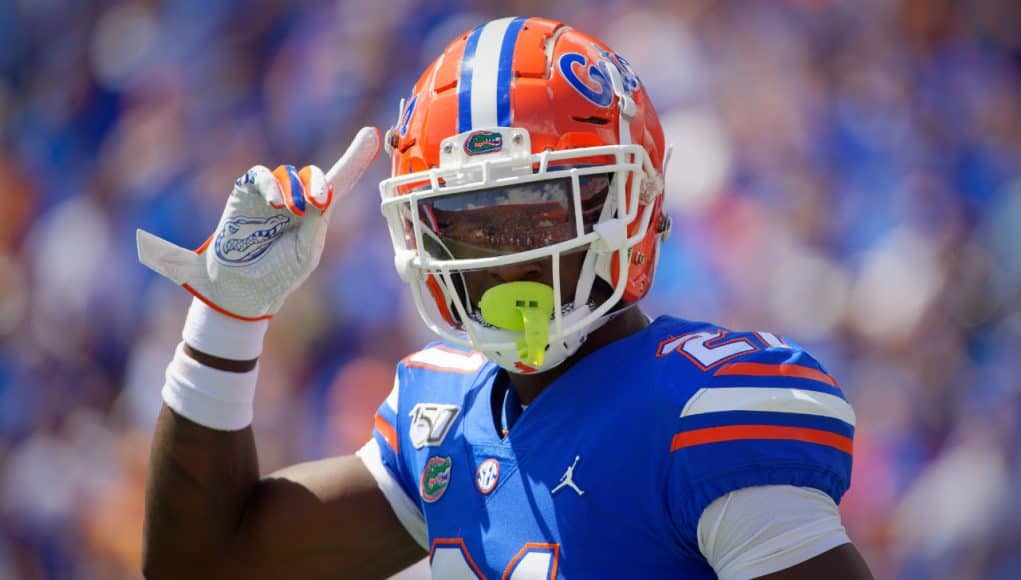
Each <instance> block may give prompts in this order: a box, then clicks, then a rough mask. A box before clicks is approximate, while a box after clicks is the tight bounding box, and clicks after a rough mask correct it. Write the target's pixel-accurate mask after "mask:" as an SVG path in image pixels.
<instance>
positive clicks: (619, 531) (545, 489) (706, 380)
mask: <svg viewBox="0 0 1021 580" xmlns="http://www.w3.org/2000/svg"><path fill="white" fill-rule="evenodd" d="M498 372H499V368H498V367H497V366H495V365H494V364H492V363H491V362H488V361H487V360H486V359H485V357H484V356H483V355H481V354H479V353H476V352H471V351H466V350H462V349H458V348H454V347H451V346H449V345H445V344H442V343H436V344H433V345H430V346H429V347H427V348H426V349H424V350H422V351H419V352H417V353H415V354H413V355H411V356H409V357H407V358H405V359H404V360H403V361H401V363H400V364H399V365H398V368H397V377H396V381H395V385H394V391H393V392H392V393H391V394H390V396H389V397H388V398H387V400H386V401H385V402H384V403H383V404H382V405H381V406H380V407H379V411H378V413H377V415H376V418H375V429H374V431H373V441H372V442H370V444H369V446H367V448H368V447H371V448H372V449H373V452H372V453H373V457H371V458H370V459H371V461H370V460H367V461H366V463H367V464H369V463H371V462H375V466H373V465H369V468H370V471H373V473H374V475H375V476H376V479H377V480H378V481H380V486H381V487H382V488H383V489H384V491H385V492H387V496H388V498H389V499H390V502H391V505H393V506H394V508H395V511H396V512H398V516H399V517H400V518H401V520H402V521H403V522H404V523H405V525H406V526H407V527H408V529H409V531H410V532H411V533H412V535H413V536H416V539H417V540H418V541H419V542H420V543H421V544H422V545H423V546H424V547H425V548H426V549H428V550H429V553H430V559H431V567H432V571H433V575H434V577H436V578H516V579H525V578H528V579H532V578H715V574H714V572H713V570H712V569H711V567H710V566H709V564H708V563H707V562H706V560H705V558H704V557H703V556H702V554H701V552H700V551H699V546H698V539H697V533H696V531H697V527H698V520H699V517H700V515H701V514H702V511H703V510H704V509H705V507H706V506H707V505H709V503H710V502H712V501H713V500H714V499H716V498H718V497H720V496H722V495H724V494H726V493H728V492H731V491H734V490H736V489H740V488H743V487H748V486H755V485H772V484H790V485H796V486H808V487H813V488H817V489H820V490H822V491H823V492H825V493H827V494H828V495H829V496H831V497H832V498H833V500H834V501H837V502H839V500H840V497H841V496H842V495H843V493H844V492H845V490H846V489H847V487H848V485H849V483H850V475H851V442H852V438H853V434H854V413H853V411H852V410H851V407H850V406H849V405H848V403H847V401H846V399H845V398H844V396H843V394H842V393H841V391H840V389H839V388H838V387H837V384H836V382H835V381H834V380H833V378H832V377H831V376H830V375H829V374H828V373H827V372H826V371H825V370H824V369H823V367H822V366H821V365H820V364H819V363H818V362H817V361H816V360H815V359H814V358H812V357H811V356H810V355H809V354H808V353H807V352H805V351H804V350H802V349H801V348H799V347H797V346H795V345H792V344H788V343H787V342H785V341H783V340H782V339H780V338H778V337H777V336H775V335H772V334H769V333H745V332H732V331H728V330H726V329H724V328H720V327H718V326H714V325H711V324H707V323H704V322H690V321H685V320H679V319H676V318H671V317H661V318H659V319H657V320H655V321H654V322H653V323H652V324H651V325H649V326H648V327H646V328H645V329H643V330H642V331H640V332H638V333H636V334H633V335H631V336H629V337H627V338H624V339H622V340H619V341H617V342H615V343H613V344H610V345H607V346H605V347H603V348H601V349H599V350H598V351H596V352H595V353H593V354H591V355H589V356H587V357H585V358H584V359H582V360H580V361H579V362H577V363H576V364H575V365H574V366H573V367H572V368H570V369H569V370H568V371H567V372H566V373H565V374H563V375H562V376H561V377H560V378H558V379H557V380H556V381H555V382H554V383H553V384H552V385H550V386H549V387H548V388H547V389H546V390H544V391H543V392H542V393H541V394H540V395H539V396H538V397H537V398H536V399H535V400H534V401H532V403H531V404H530V405H528V407H527V408H525V409H524V410H523V411H521V412H520V416H519V417H517V419H516V420H515V421H514V422H513V423H512V426H511V427H510V429H509V431H507V432H506V435H504V436H502V435H503V434H502V433H501V432H500V430H499V427H498V424H499V423H498V420H496V419H494V416H496V417H497V418H498V417H499V415H500V410H499V409H500V407H499V400H497V399H499V397H494V388H495V387H494V383H496V382H497V381H496V380H495V379H496V377H497V376H498ZM494 400H496V402H494ZM377 450H378V451H377ZM375 455H378V461H376V457H375ZM363 457H364V456H363ZM382 480H385V481H382ZM395 496H398V497H395ZM402 506H403V507H402Z"/></svg>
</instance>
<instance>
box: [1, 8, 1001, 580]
mask: <svg viewBox="0 0 1021 580" xmlns="http://www.w3.org/2000/svg"><path fill="white" fill-rule="evenodd" d="M6 6H7V7H5V8H4V9H3V10H0V39H2V40H0V580H7V579H22V578H24V579H37V578H38V579H42V578H46V579H50V578H54V579H57V578H59V579H93V578H96V579H121V578H137V577H139V576H140V572H139V568H140V566H139V549H140V548H139V546H140V534H141V514H142V497H143V493H144V492H143V489H144V480H145V471H146V467H147V461H148V446H149V442H150V439H151V433H152V429H153V425H154V421H155V417H156V415H157V413H158V411H159V407H160V394H159V391H160V387H161V385H162V382H163V371H164V369H165V366H166V364H167V362H168V361H169V360H170V357H171V354H172V350H173V347H174V345H175V344H176V342H177V341H178V340H179V337H180V330H181V326H182V322H183V320H184V313H185V311H186V309H187V305H188V302H189V296H188V295H187V294H186V293H185V292H184V291H183V290H181V289H180V288H178V287H175V286H173V285H172V284H171V283H169V282H167V281H166V280H164V279H161V278H159V277H157V276H156V275H155V274H153V273H152V272H150V271H148V270H147V269H145V268H144V267H142V266H141V265H140V264H139V263H138V261H137V258H136V254H135V241H134V240H135V229H136V228H143V229H146V230H149V231H151V232H153V233H155V234H157V235H159V236H162V237H164V238H167V239H170V240H172V241H174V242H176V243H178V244H181V245H184V246H190V247H197V246H198V245H199V244H200V243H201V242H202V241H203V240H204V239H205V238H206V237H207V236H208V234H209V232H210V231H212V229H213V227H214V226H215V224H216V222H217V220H218V218H219V215H220V212H221V210H222V207H223V202H224V200H225V198H226V195H227V194H228V192H229V190H230V187H231V184H232V182H233V180H234V179H235V178H236V177H237V176H239V175H241V174H242V173H244V171H245V170H246V169H247V168H248V167H249V166H251V165H253V164H256V163H262V164H265V165H269V166H270V167H273V166H275V165H277V164H279V163H293V164H296V165H303V164H305V163H317V164H319V165H322V166H329V165H330V164H331V163H332V162H333V161H334V160H335V159H336V156H337V155H339V153H341V152H342V151H343V150H344V148H345V147H346V144H347V142H348V140H349V139H350V138H351V137H352V136H353V135H354V133H355V132H356V130H357V129H358V127H361V126H362V125H368V124H372V125H378V126H382V127H387V126H390V125H392V124H393V123H394V122H395V120H396V115H397V106H398V102H399V100H400V98H401V97H404V96H407V95H408V94H409V93H410V90H411V87H412V85H413V83H414V81H415V80H416V78H417V75H418V74H419V73H420V71H421V70H423V69H424V67H425V66H426V65H427V64H428V63H429V62H430V61H431V60H432V59H433V58H435V56H436V55H438V54H439V52H440V50H441V49H442V47H443V46H444V45H445V44H446V43H447V42H448V41H449V40H451V39H452V38H453V37H454V36H455V35H457V34H459V33H461V32H463V31H465V30H468V29H469V28H471V27H473V26H474V25H476V24H478V23H481V22H484V21H486V20H488V19H490V18H493V17H497V16H505V15H512V14H519V15H544V16H550V17H553V18H557V19H561V20H564V21H566V22H568V23H570V24H571V25H573V26H575V27H577V28H580V29H582V30H585V31H586V32H589V33H591V34H593V35H595V36H597V37H600V38H603V39H604V40H605V41H606V42H607V43H608V44H609V45H610V46H612V47H614V48H615V49H616V50H617V51H618V52H619V53H621V54H622V55H624V56H626V57H627V58H628V59H629V60H630V61H631V62H632V63H633V65H634V68H635V70H636V71H637V72H638V74H639V75H640V76H641V77H642V80H643V82H644V83H645V85H646V86H647V88H648V90H649V91H650V93H651V95H652V98H653V102H654V103H655V104H656V107H657V109H658V111H659V113H660V116H661V118H662V121H663V123H664V128H665V131H666V134H667V140H668V141H669V142H671V143H673V146H674V149H673V156H672V159H671V162H670V165H669V167H668V171H667V195H666V203H667V206H668V212H669V213H670V214H671V215H672V216H673V217H674V235H673V236H672V237H671V238H670V239H669V241H668V242H667V244H666V247H665V249H664V252H663V258H662V260H661V262H660V265H659V270H658V277H657V282H656V286H655V287H654V289H653V292H652V295H651V296H650V298H648V299H647V302H646V304H645V305H646V309H647V312H649V313H650V314H651V315H657V314H660V313H667V312H669V313H673V314H675V315H679V316H682V317H685V318H690V319H700V320H712V321H714V322H717V323H720V324H724V325H726V326H730V327H732V328H739V329H759V330H768V331H772V332H775V333H777V334H780V335H782V336H784V337H786V338H787V339H789V340H793V341H796V342H799V343H801V344H802V345H804V346H806V347H808V348H809V349H810V350H811V351H812V352H813V353H815V354H817V356H818V357H819V358H820V359H821V360H822V361H823V362H824V363H825V364H826V365H827V366H828V368H829V370H830V371H831V372H832V373H833V374H834V375H835V376H836V377H837V378H838V380H839V381H840V383H841V386H842V388H843V389H844V390H845V392H846V393H847V395H848V397H849V398H850V400H851V401H852V403H853V404H854V406H855V409H856V411H857V417H858V419H857V421H858V422H857V433H856V440H855V459H854V475H853V478H854V479H853V483H852V488H851V491H850V492H849V493H848V494H847V496H845V498H844V502H843V504H842V506H841V509H842V512H843V515H844V518H845V522H846V524H847V527H848V531H849V533H850V535H851V537H852V539H853V540H854V541H855V542H856V543H857V545H858V547H859V549H860V550H861V551H862V552H863V554H864V555H865V558H866V560H867V561H868V562H869V564H870V565H871V567H872V569H873V572H874V573H875V574H876V577H877V578H939V579H943V578H946V579H967V578H990V579H1001V578H1002V579H1007V578H1017V577H1018V575H1019V574H1021V494H1018V493H1016V491H1014V489H1015V488H1014V486H1015V485H1017V484H1018V482H1021V424H1019V419H1021V309H1019V306H1021V4H1019V3H1018V2H1015V1H1013V0H971V1H968V2H964V1H955V0H786V1H780V0H685V1H681V0H660V1H637V0H635V1H628V0H595V1H592V0H589V1H584V0H565V1H563V2H560V1H558V2H556V3H553V2H540V1H535V0H504V1H499V2H498V1H496V0H492V1H484V2H469V1H467V0H463V1H455V0H449V1H446V0H382V1H380V2H357V1H346V0H339V1H325V0H318V1H311V2H304V3H301V4H300V6H298V5H297V4H296V3H293V2H288V1H285V0H264V1H259V2H242V1H240V0H233V1H223V2H205V1H202V0H167V1H162V2H161V1H157V0H134V1H119V2H115V1H113V0H88V1H84V0H83V1H77V2H66V1H61V0H13V1H12V2H10V3H8V4H7V5H6ZM387 171H388V167H387V164H386V163H384V162H382V161H380V162H377V163H376V164H375V165H374V166H373V168H372V169H370V171H369V173H368V175H367V176H366V178H365V179H364V180H363V182H362V183H361V184H360V185H359V186H358V187H357V188H356V189H355V190H354V191H353V192H352V193H351V194H350V195H349V196H347V197H346V198H344V199H343V200H342V201H341V202H340V203H343V204H344V207H343V208H342V209H341V210H340V211H338V212H336V214H335V215H334V219H333V223H332V226H331V230H330V237H329V240H328V242H327V248H326V252H325V255H324V258H323V262H322V265H321V266H320V267H319V269H318V271H317V272H316V273H315V274H314V275H313V277H312V278H311V279H310V280H309V281H308V282H307V283H306V284H305V285H304V286H303V287H302V289H301V290H299V291H298V292H297V293H296V294H295V295H293V296H292V297H291V298H290V299H289V300H288V302H287V304H286V305H285V307H284V309H283V310H282V311H281V312H280V313H279V315H278V316H277V317H276V318H275V319H274V321H273V322H272V324H271V327H270V331H269V334H268V337H267V343H266V350H265V353H264V355H263V358H262V364H261V368H262V372H261V377H260V386H259V390H258V398H257V401H256V411H257V413H256V420H255V433H256V438H257V442H258V446H259V454H260V461H261V467H262V469H263V470H264V471H268V470H272V469H275V468H278V467H281V466H283V465H287V464H290V463H293V462H296V461H301V460H307V459H313V458H318V457H323V456H327V455H332V454H340V453H348V452H351V451H353V450H355V449H356V448H358V447H359V446H360V445H361V444H362V443H363V442H364V441H365V440H366V438H367V437H368V436H369V432H370V429H371V422H372V412H373V409H374V408H375V407H376V405H378V403H379V402H380V401H381V400H382V399H383V398H384V397H385V395H386V393H387V391H388V390H389V388H390V386H391V384H392V375H391V373H392V369H393V365H394V364H395V363H396V361H397V360H398V359H399V358H400V357H402V356H403V355H405V354H407V353H408V352H411V351H413V350H414V349H416V348H417V347H418V346H420V345H421V344H423V343H424V342H425V341H427V340H430V339H431V336H430V335H428V334H427V331H426V330H425V329H424V327H423V326H422V324H421V323H420V321H419V319H418V316H417V313H416V311H415V308H414V306H413V305H411V304H410V300H409V293H408V292H406V290H405V289H404V287H403V286H402V285H401V283H400V281H399V279H398V277H397V276H396V273H395V272H394V269H393V260H392V255H391V247H390V242H389V238H388V236H387V233H386V228H385V225H384V222H383V219H382V217H381V216H380V214H379V211H378V199H379V198H378V193H377V191H376V183H377V182H378V181H379V180H380V179H381V178H383V177H385V176H386V174H387Z"/></svg>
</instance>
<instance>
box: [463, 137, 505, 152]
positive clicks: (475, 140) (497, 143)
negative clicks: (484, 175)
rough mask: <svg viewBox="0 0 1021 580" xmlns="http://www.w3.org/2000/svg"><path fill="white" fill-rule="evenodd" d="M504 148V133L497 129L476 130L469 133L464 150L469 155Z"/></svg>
mask: <svg viewBox="0 0 1021 580" xmlns="http://www.w3.org/2000/svg"><path fill="white" fill-rule="evenodd" d="M501 149H503V135H501V134H499V133H497V132H495V131H476V132H475V133H472V134H471V135H468V139H466V140H465V142H464V152H465V153H466V154H468V155H482V154H483V153H496V152H497V151H499V150H501Z"/></svg>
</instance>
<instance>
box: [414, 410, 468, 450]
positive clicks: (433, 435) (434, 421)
mask: <svg viewBox="0 0 1021 580" xmlns="http://www.w3.org/2000/svg"><path fill="white" fill-rule="evenodd" d="M460 412H461V407H458V406H457V405H444V404H441V403H419V404H417V405H415V408H414V409H412V410H411V413H409V415H411V433H410V436H411V444H412V445H414V446H415V449H421V448H423V447H436V446H437V445H439V444H440V443H443V440H444V439H445V438H446V437H447V433H448V432H449V431H450V427H451V425H453V424H454V419H455V418H456V417H457V414H458V413H460Z"/></svg>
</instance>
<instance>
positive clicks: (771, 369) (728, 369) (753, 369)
mask: <svg viewBox="0 0 1021 580" xmlns="http://www.w3.org/2000/svg"><path fill="white" fill-rule="evenodd" d="M713 374H714V375H746V376H753V377H771V376H783V377H795V378H798V379H811V380H813V381H819V382H820V383H826V384H827V385H830V386H831V387H836V386H838V385H837V381H836V380H835V379H834V378H833V377H831V376H829V375H828V374H826V373H824V372H822V371H817V370H815V369H812V368H808V367H803V366H801V365H796V364H789V363H788V364H778V365H775V364H765V363H752V362H736V363H731V364H729V365H724V366H723V367H721V368H720V370H718V371H716V372H715V373H713Z"/></svg>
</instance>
